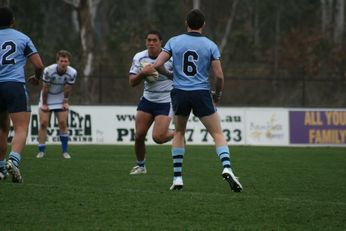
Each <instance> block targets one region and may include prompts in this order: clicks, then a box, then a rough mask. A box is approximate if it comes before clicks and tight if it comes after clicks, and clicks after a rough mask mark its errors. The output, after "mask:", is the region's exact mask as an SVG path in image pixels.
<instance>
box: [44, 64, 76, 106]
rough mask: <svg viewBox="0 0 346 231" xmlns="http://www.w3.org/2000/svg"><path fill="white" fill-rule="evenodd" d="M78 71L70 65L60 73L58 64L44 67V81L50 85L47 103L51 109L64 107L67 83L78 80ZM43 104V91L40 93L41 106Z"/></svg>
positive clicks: (71, 83)
mask: <svg viewBox="0 0 346 231" xmlns="http://www.w3.org/2000/svg"><path fill="white" fill-rule="evenodd" d="M76 77H77V71H76V69H74V68H73V67H70V66H68V67H67V70H66V72H65V73H64V74H62V75H60V74H58V65H57V64H52V65H50V66H48V67H46V68H45V69H44V72H43V78H42V80H43V82H45V83H47V84H48V85H49V88H48V99H47V104H48V108H49V110H53V109H62V107H63V102H64V86H65V84H70V85H73V84H74V83H75V81H76ZM41 105H42V91H41V95H40V102H39V107H40V106H41Z"/></svg>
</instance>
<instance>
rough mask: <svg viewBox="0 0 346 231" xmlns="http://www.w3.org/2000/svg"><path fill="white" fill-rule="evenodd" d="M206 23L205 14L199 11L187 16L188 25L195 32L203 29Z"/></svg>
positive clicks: (191, 12) (194, 10)
mask: <svg viewBox="0 0 346 231" xmlns="http://www.w3.org/2000/svg"><path fill="white" fill-rule="evenodd" d="M204 22H205V17H204V14H203V13H202V11H200V10H199V9H193V10H191V11H190V12H189V13H188V14H187V16H186V23H187V25H188V26H189V27H190V28H191V29H193V30H197V29H199V28H201V27H202V26H203V25H204Z"/></svg>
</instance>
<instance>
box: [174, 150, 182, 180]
mask: <svg viewBox="0 0 346 231" xmlns="http://www.w3.org/2000/svg"><path fill="white" fill-rule="evenodd" d="M171 152H172V158H173V172H174V175H173V176H174V177H173V179H175V178H177V177H181V176H182V171H183V159H184V154H185V148H174V147H173V148H172V150H171Z"/></svg>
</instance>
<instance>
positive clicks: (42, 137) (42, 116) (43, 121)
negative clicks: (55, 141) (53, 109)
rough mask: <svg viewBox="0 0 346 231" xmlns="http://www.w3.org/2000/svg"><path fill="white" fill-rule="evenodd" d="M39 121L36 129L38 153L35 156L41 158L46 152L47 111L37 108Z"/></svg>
mask: <svg viewBox="0 0 346 231" xmlns="http://www.w3.org/2000/svg"><path fill="white" fill-rule="evenodd" d="M38 114H39V121H40V126H39V130H38V153H37V155H36V157H37V158H42V157H44V155H45V154H46V139H47V128H48V124H49V116H50V112H49V111H42V110H41V109H39V112H38Z"/></svg>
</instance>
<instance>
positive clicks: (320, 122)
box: [289, 111, 346, 145]
mask: <svg viewBox="0 0 346 231" xmlns="http://www.w3.org/2000/svg"><path fill="white" fill-rule="evenodd" d="M289 121H290V125H289V126H290V143H291V144H333V145H343V144H346V111H290V112H289Z"/></svg>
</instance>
